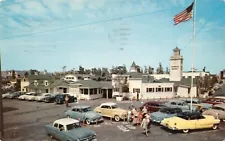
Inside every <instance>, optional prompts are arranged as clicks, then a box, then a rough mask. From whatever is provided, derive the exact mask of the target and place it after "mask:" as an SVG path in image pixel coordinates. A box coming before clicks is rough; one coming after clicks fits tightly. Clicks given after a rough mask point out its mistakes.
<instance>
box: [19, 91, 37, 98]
mask: <svg viewBox="0 0 225 141" xmlns="http://www.w3.org/2000/svg"><path fill="white" fill-rule="evenodd" d="M32 94H35V93H34V92H28V93H25V94H23V95H21V96H19V97H18V99H19V100H25V99H26V97H28V96H29V95H32Z"/></svg>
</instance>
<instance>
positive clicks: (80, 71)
mask: <svg viewBox="0 0 225 141" xmlns="http://www.w3.org/2000/svg"><path fill="white" fill-rule="evenodd" d="M79 73H80V74H84V73H85V72H84V68H83V67H82V66H79Z"/></svg>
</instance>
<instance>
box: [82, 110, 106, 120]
mask: <svg viewBox="0 0 225 141" xmlns="http://www.w3.org/2000/svg"><path fill="white" fill-rule="evenodd" d="M85 116H86V117H88V118H93V119H94V118H100V117H102V115H101V114H99V113H96V112H95V111H88V112H86V113H85Z"/></svg>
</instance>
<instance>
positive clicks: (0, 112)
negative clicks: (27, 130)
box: [0, 50, 4, 140]
mask: <svg viewBox="0 0 225 141" xmlns="http://www.w3.org/2000/svg"><path fill="white" fill-rule="evenodd" d="M1 62H2V61H1V50H0V132H1V136H0V139H2V140H3V139H4V120H3V103H2V63H1Z"/></svg>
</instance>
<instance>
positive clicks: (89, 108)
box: [82, 107, 92, 112]
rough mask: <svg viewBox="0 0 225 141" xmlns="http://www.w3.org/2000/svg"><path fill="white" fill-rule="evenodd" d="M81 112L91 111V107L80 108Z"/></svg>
mask: <svg viewBox="0 0 225 141" xmlns="http://www.w3.org/2000/svg"><path fill="white" fill-rule="evenodd" d="M82 111H83V112H88V111H92V109H91V107H88V108H84V109H82Z"/></svg>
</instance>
